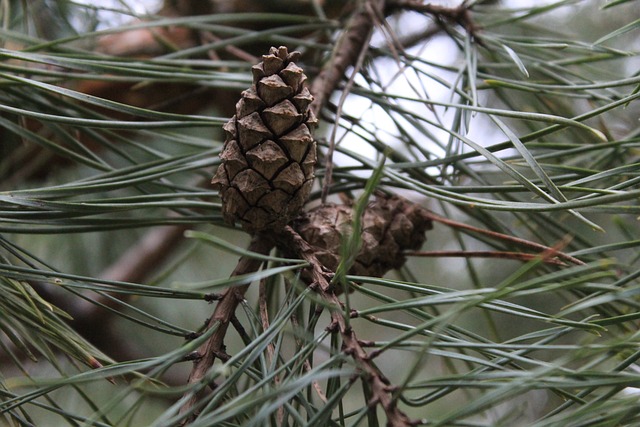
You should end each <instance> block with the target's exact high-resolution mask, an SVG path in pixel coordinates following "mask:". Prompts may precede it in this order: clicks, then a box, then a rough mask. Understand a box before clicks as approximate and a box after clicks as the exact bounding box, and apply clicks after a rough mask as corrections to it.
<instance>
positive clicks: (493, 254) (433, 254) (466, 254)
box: [405, 251, 566, 266]
mask: <svg viewBox="0 0 640 427" xmlns="http://www.w3.org/2000/svg"><path fill="white" fill-rule="evenodd" d="M405 255H408V256H415V257H421V258H442V257H459V258H498V259H510V260H518V261H533V260H535V259H541V260H542V261H543V262H545V263H547V264H553V265H565V266H566V264H565V263H564V262H562V261H560V260H558V259H554V258H543V257H542V256H541V255H538V254H529V253H522V252H509V251H409V252H405Z"/></svg>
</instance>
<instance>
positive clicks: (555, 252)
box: [427, 212, 584, 265]
mask: <svg viewBox="0 0 640 427" xmlns="http://www.w3.org/2000/svg"><path fill="white" fill-rule="evenodd" d="M427 216H428V217H429V219H431V220H432V221H437V222H440V223H442V224H446V225H448V226H450V227H453V228H458V229H461V230H468V231H472V232H474V233H478V234H484V235H486V236H490V237H492V238H494V239H498V240H504V241H507V242H511V243H515V244H517V245H520V246H524V247H526V248H531V249H535V250H538V251H541V252H545V251H553V255H555V256H556V257H558V258H559V259H562V260H564V261H569V262H571V263H573V264H576V265H584V262H582V261H580V260H579V259H578V258H574V257H572V256H571V255H567V254H565V253H564V252H560V251H558V250H556V249H554V248H551V247H549V246H545V245H541V244H539V243H535V242H531V241H529V240H525V239H520V238H519V237H514V236H509V235H508V234H502V233H498V232H496V231H490V230H484V229H482V228H477V227H474V226H472V225H468V224H465V223H462V222H458V221H454V220H451V219H448V218H444V217H441V216H440V215H436V214H435V213H433V212H427Z"/></svg>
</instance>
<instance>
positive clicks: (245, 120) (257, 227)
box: [211, 46, 317, 233]
mask: <svg viewBox="0 0 640 427" xmlns="http://www.w3.org/2000/svg"><path fill="white" fill-rule="evenodd" d="M299 56H300V53H299V52H291V53H289V52H288V51H287V48H286V47H284V46H281V47H279V48H277V49H276V48H274V47H272V48H271V49H270V51H269V54H268V55H264V56H263V57H262V62H260V63H259V64H257V65H255V66H253V68H252V71H253V85H252V86H251V88H250V89H248V90H245V91H244V92H242V97H241V99H240V101H239V102H238V103H237V104H236V114H235V115H234V116H233V117H232V118H231V120H230V121H229V122H228V123H227V124H226V125H225V126H224V127H223V129H224V130H225V132H226V141H225V144H224V148H223V150H222V152H221V154H220V158H221V159H222V165H221V166H220V167H219V168H218V170H217V172H216V174H215V176H214V177H213V180H212V181H211V182H212V184H213V185H214V187H215V188H217V189H218V190H219V193H220V197H221V198H222V213H223V215H224V218H225V220H226V221H227V222H229V223H232V224H233V223H236V222H238V223H240V225H241V226H242V228H243V229H244V230H245V231H247V232H249V233H254V232H258V231H261V230H266V229H271V230H273V229H278V228H282V227H284V226H285V225H286V224H287V223H288V222H290V221H291V220H292V219H293V218H294V217H295V216H296V215H298V213H299V212H300V210H301V208H302V206H303V205H304V203H305V202H306V200H307V198H308V197H309V193H310V192H311V187H312V185H313V179H314V168H315V163H316V144H315V141H314V140H313V136H312V134H311V132H312V130H313V128H315V127H316V126H317V120H316V118H315V116H314V115H313V112H312V111H311V110H310V109H309V105H310V104H311V101H313V97H312V96H311V93H309V90H308V89H307V88H306V87H305V85H304V83H305V80H306V78H307V77H306V76H305V74H304V73H303V71H302V69H301V68H300V67H298V66H297V65H296V64H295V61H296V60H297V59H298V58H299Z"/></svg>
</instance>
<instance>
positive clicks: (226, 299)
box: [180, 235, 273, 425]
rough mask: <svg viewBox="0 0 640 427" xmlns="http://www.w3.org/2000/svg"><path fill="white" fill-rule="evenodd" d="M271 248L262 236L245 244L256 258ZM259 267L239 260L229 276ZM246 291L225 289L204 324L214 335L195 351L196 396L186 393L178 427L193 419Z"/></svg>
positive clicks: (243, 287) (193, 382)
mask: <svg viewBox="0 0 640 427" xmlns="http://www.w3.org/2000/svg"><path fill="white" fill-rule="evenodd" d="M272 247H273V243H272V242H271V241H270V240H269V239H266V238H265V237H264V236H262V235H256V236H254V238H253V239H252V240H251V243H250V244H249V251H251V252H255V253H258V254H264V255H266V254H268V253H269V251H271V248H272ZM260 265H262V261H261V260H259V259H256V258H249V257H246V256H245V257H242V258H240V261H238V264H237V265H236V268H235V269H234V270H233V273H231V276H238V275H241V274H247V273H251V272H254V271H257V270H258V269H259V268H260ZM248 288H249V284H246V285H240V286H234V287H231V288H227V289H226V290H225V291H224V292H223V293H222V294H221V295H220V299H219V301H218V303H217V305H216V308H215V310H214V312H213V315H212V316H211V318H210V319H209V321H208V322H207V326H206V329H207V330H209V329H211V328H214V327H215V328H216V330H215V332H214V333H213V334H212V335H211V336H210V337H209V339H208V340H207V341H206V342H205V343H204V344H203V345H202V346H201V347H200V349H199V350H198V353H199V358H198V359H197V360H196V361H195V362H194V364H193V369H192V370H191V374H190V375H189V380H188V383H189V384H190V385H194V388H193V389H192V390H198V391H197V392H195V393H194V392H192V391H190V392H188V395H189V399H188V400H187V401H186V402H185V404H184V405H183V406H182V408H181V409H180V413H181V414H186V418H185V419H184V421H183V422H182V425H186V424H188V423H190V422H192V421H193V420H194V419H195V418H196V417H197V412H196V411H195V406H196V405H197V404H198V402H199V401H201V399H202V398H203V396H204V394H205V390H206V386H207V384H198V383H200V382H201V381H202V379H203V378H204V377H205V375H206V373H207V372H208V371H209V369H210V368H211V367H212V366H213V362H214V361H215V359H216V358H220V355H224V354H225V353H224V338H225V335H226V333H227V328H228V326H229V323H230V322H231V320H232V318H233V317H234V315H235V311H236V307H238V304H239V303H240V302H241V301H242V299H243V298H244V294H245V292H246V291H247V289H248Z"/></svg>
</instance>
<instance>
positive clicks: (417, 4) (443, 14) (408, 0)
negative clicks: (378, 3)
mask: <svg viewBox="0 0 640 427" xmlns="http://www.w3.org/2000/svg"><path fill="white" fill-rule="evenodd" d="M387 9H388V10H394V9H401V10H411V11H414V12H418V13H424V14H429V15H433V16H434V17H435V18H436V19H437V20H438V21H442V20H447V21H449V22H452V23H454V24H458V25H460V26H461V27H462V28H464V29H465V30H466V31H467V32H468V33H469V34H471V35H472V36H475V35H476V34H477V33H478V31H479V29H480V28H479V27H478V26H477V25H476V24H475V23H474V22H473V19H471V13H470V12H469V6H468V5H467V4H466V2H463V3H461V4H460V5H458V6H456V7H446V6H440V5H437V4H432V3H424V2H422V1H419V0H388V1H387Z"/></svg>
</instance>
